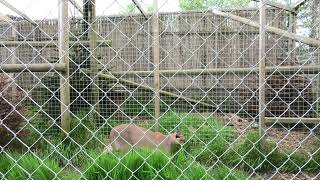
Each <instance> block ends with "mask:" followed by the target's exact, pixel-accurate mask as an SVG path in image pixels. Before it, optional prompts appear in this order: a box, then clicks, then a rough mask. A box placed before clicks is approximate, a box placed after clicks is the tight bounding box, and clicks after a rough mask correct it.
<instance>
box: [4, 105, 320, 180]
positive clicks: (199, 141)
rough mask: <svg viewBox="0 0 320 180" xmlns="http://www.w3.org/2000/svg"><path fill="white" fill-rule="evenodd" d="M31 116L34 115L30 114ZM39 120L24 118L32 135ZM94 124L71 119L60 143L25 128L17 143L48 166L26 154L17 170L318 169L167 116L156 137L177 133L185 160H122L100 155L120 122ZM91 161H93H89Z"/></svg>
mask: <svg viewBox="0 0 320 180" xmlns="http://www.w3.org/2000/svg"><path fill="white" fill-rule="evenodd" d="M32 112H33V113H34V112H35V109H33V110H32ZM31 114H32V113H31ZM39 116H40V115H36V116H33V117H32V115H30V116H28V117H32V118H34V119H33V120H35V119H36V120H35V121H34V122H37V123H40V125H37V124H36V125H35V126H34V127H35V129H37V128H41V127H43V126H44V125H43V124H41V121H45V119H41V117H39ZM31 123H32V122H31ZM94 123H95V122H94V121H93V120H92V119H91V118H89V116H87V112H79V113H77V114H75V115H74V116H73V117H72V128H71V129H72V131H71V133H70V139H69V140H64V139H63V138H61V136H59V135H50V133H48V132H46V131H40V133H44V134H42V135H41V134H40V133H38V132H37V131H36V130H35V129H32V128H30V131H31V136H27V137H25V138H24V139H23V141H24V142H27V144H28V145H32V151H33V152H36V153H37V155H38V156H39V157H46V158H47V159H49V160H46V161H45V162H44V163H41V161H39V160H38V159H36V158H35V157H34V156H33V155H30V154H27V156H26V157H22V158H21V160H19V162H18V164H19V165H20V164H21V166H28V168H30V169H28V170H27V172H33V170H34V171H35V172H34V177H35V178H42V177H43V176H44V175H45V176H46V178H49V179H50V178H52V174H54V173H52V172H51V173H52V174H50V172H49V171H48V168H47V169H46V167H45V165H46V164H48V166H50V168H51V166H52V168H53V170H54V171H55V170H58V169H59V168H65V167H67V168H66V169H64V170H63V172H62V174H63V176H62V177H63V179H78V178H79V173H75V171H74V170H73V169H72V168H70V166H69V165H70V164H71V165H72V166H75V168H77V169H80V170H81V171H82V172H84V175H85V177H86V178H88V179H102V178H103V177H105V176H109V179H111V177H112V178H114V179H123V178H125V179H126V178H130V177H131V176H134V177H137V178H140V179H152V178H154V177H157V176H158V177H157V178H155V179H161V178H163V179H186V177H188V178H190V179H201V177H202V179H223V178H224V177H226V179H245V177H248V174H247V173H246V172H253V171H258V172H267V171H274V170H276V169H278V170H279V171H282V172H293V173H295V172H299V171H303V172H318V169H320V165H319V164H320V163H319V162H320V151H319V152H316V151H315V153H314V154H313V155H310V154H307V153H302V152H300V151H297V152H295V153H292V152H285V151H283V150H282V149H279V148H278V147H277V145H276V144H275V143H271V142H269V141H266V140H264V139H261V138H260V136H259V135H258V134H257V132H255V131H249V132H247V134H246V136H245V137H243V138H240V139H239V140H236V139H235V131H234V129H233V128H232V127H225V126H224V125H223V124H222V123H221V122H220V121H219V119H217V118H215V117H212V116H209V117H208V116H206V117H202V116H201V115H195V114H187V113H177V112H171V111H170V112H167V113H165V114H163V115H162V116H161V118H160V125H161V129H160V131H161V132H163V133H165V134H167V133H172V132H174V131H175V130H176V129H177V127H179V129H180V131H181V132H182V133H183V134H184V135H185V137H186V140H187V143H186V144H185V145H184V146H183V149H182V150H183V152H184V153H187V154H190V155H185V154H184V153H182V151H181V152H179V153H177V154H175V155H174V156H173V157H172V156H169V155H165V154H163V153H162V152H161V151H155V152H154V153H152V151H150V150H137V151H131V152H130V153H128V154H127V155H124V154H116V155H112V154H103V155H101V153H102V151H103V148H104V143H105V142H106V138H107V135H108V133H109V131H110V130H111V128H112V127H114V126H116V125H118V124H120V123H121V121H119V120H115V119H112V120H109V122H108V124H109V125H110V126H109V125H108V127H103V128H102V129H100V130H99V131H97V127H96V125H95V124H94ZM146 127H151V124H147V125H146ZM153 129H154V126H153ZM105 130H107V132H105ZM102 131H103V133H102ZM92 137H95V138H92ZM47 141H49V142H47ZM9 154H11V153H9ZM100 155H101V156H100ZM19 156H21V155H19V154H13V157H14V158H15V159H17V158H16V157H19ZM311 156H312V157H311ZM91 157H93V158H95V159H96V160H95V161H93V160H92V158H91ZM193 157H194V158H193ZM0 162H4V163H0V177H1V175H3V174H4V173H6V174H5V176H6V177H8V178H9V177H11V178H12V177H14V176H18V177H20V176H21V177H25V175H26V174H27V173H26V172H25V171H23V170H22V169H21V168H19V166H17V165H15V163H13V161H12V160H10V159H9V158H7V157H6V156H5V155H3V153H2V154H0ZM58 165H59V166H60V167H59V166H58ZM36 167H41V168H39V169H41V171H42V170H43V171H44V174H43V173H40V172H38V170H37V168H36ZM209 167H210V168H209ZM11 168H12V169H11ZM10 169H11V170H10ZM231 169H232V170H231ZM233 169H235V170H233ZM239 170H241V171H239ZM8 171H9V172H8ZM11 171H12V172H11ZM66 171H68V173H66ZM55 172H56V171H55ZM45 173H48V174H49V175H47V174H45ZM160 177H161V178H160Z"/></svg>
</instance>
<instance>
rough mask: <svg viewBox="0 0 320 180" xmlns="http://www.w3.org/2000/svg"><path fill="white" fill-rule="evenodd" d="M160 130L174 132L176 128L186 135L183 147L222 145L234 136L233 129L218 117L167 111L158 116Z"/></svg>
mask: <svg viewBox="0 0 320 180" xmlns="http://www.w3.org/2000/svg"><path fill="white" fill-rule="evenodd" d="M160 125H161V129H160V131H161V132H163V133H170V132H174V131H175V130H176V129H177V128H179V129H180V131H181V132H182V134H183V135H184V136H185V137H186V144H185V145H184V146H185V148H187V149H191V147H192V146H196V147H200V148H205V147H207V146H216V147H224V146H225V145H227V143H228V142H230V141H232V140H233V138H234V130H233V129H232V128H230V127H225V126H224V125H223V124H222V123H221V122H220V121H219V120H218V119H216V118H214V117H212V116H209V117H202V116H201V115H194V114H186V113H175V112H167V113H166V114H164V115H163V116H162V117H161V118H160Z"/></svg>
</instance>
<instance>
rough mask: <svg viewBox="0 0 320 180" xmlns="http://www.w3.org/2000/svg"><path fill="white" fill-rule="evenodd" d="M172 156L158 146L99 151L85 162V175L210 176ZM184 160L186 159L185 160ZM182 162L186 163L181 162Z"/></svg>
mask: <svg viewBox="0 0 320 180" xmlns="http://www.w3.org/2000/svg"><path fill="white" fill-rule="evenodd" d="M178 156H181V157H177V158H176V159H175V160H173V159H172V157H171V156H169V155H168V154H165V153H163V152H162V151H160V150H155V151H152V150H147V149H135V150H132V151H130V152H129V153H127V154H117V155H116V156H115V155H113V154H103V155H101V156H98V158H97V159H96V160H95V161H94V163H93V162H91V163H88V164H87V167H88V168H87V170H86V172H85V174H84V175H85V177H86V178H87V179H103V178H104V177H108V178H107V179H115V180H121V179H130V178H131V179H132V178H133V179H141V180H148V179H168V180H175V179H185V178H183V177H188V178H189V179H194V180H196V179H201V178H202V179H211V177H210V176H209V175H208V174H207V171H206V168H205V167H204V166H201V165H199V164H198V163H196V162H193V161H192V160H191V159H188V158H186V157H182V156H184V155H183V154H180V155H178ZM187 161H188V162H187ZM184 163H186V164H184Z"/></svg>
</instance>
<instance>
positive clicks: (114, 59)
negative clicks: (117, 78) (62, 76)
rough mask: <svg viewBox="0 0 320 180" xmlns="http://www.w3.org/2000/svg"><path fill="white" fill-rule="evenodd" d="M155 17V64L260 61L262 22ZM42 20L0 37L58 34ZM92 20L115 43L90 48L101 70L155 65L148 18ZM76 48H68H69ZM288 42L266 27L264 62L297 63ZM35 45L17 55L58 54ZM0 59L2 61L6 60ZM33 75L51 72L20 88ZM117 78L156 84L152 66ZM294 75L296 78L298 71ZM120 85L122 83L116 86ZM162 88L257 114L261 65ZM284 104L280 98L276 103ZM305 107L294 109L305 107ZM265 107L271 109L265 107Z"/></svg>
mask: <svg viewBox="0 0 320 180" xmlns="http://www.w3.org/2000/svg"><path fill="white" fill-rule="evenodd" d="M232 13H233V14H236V15H239V16H241V17H245V18H248V19H251V20H254V21H256V22H258V19H259V11H258V10H257V9H249V10H248V9H247V10H235V11H232ZM288 18H289V16H288V14H287V12H285V11H283V10H279V9H273V8H268V9H267V17H266V19H267V24H268V25H270V26H274V27H277V28H280V29H284V30H288V29H289V25H288ZM159 23H160V24H159V25H160V47H161V48H160V53H161V54H160V61H161V62H160V64H161V66H160V70H177V71H179V70H185V69H207V68H238V67H258V60H259V58H258V52H259V51H258V47H259V46H258V43H259V39H258V35H259V29H257V28H253V27H250V26H248V25H244V24H241V23H239V22H236V21H233V20H231V19H227V18H224V17H220V16H217V15H214V14H212V13H209V12H189V13H164V14H160V21H159ZM39 24H40V26H39V27H38V28H36V27H34V26H32V25H31V24H30V23H28V22H25V21H17V22H15V26H16V29H17V32H18V33H17V35H16V36H17V37H7V36H10V34H2V35H1V39H5V38H8V39H10V38H16V39H17V40H36V41H48V40H57V35H58V29H57V28H58V26H57V24H58V23H57V20H43V21H41V22H40V21H39ZM2 26H3V25H2ZM70 26H71V32H72V34H71V35H70V37H71V39H73V40H77V39H81V34H82V33H81V27H82V26H81V20H79V19H72V20H71V23H70ZM97 26H98V32H99V35H100V36H98V38H102V39H110V40H111V44H112V45H111V47H106V46H103V47H99V48H97V49H96V51H95V53H96V56H97V58H98V59H100V61H101V62H102V63H101V64H103V65H100V69H104V70H108V71H111V72H120V71H121V72H123V71H152V70H153V69H154V67H153V64H152V53H151V47H152V46H151V43H152V39H151V38H152V36H151V26H152V22H150V21H146V20H145V18H144V17H143V16H140V15H134V16H112V17H99V19H98V23H97ZM4 28H5V26H4ZM35 28H36V29H35ZM290 43H291V44H290ZM75 48H76V47H73V49H75ZM290 48H292V42H291V40H288V39H286V38H283V37H280V36H278V35H274V34H267V39H266V51H267V58H266V66H288V65H297V64H299V62H298V61H297V60H296V59H295V58H292V56H291V54H290V56H289V55H288V52H290V51H291V50H292V49H290ZM0 49H1V52H2V53H1V59H2V61H3V60H4V59H7V56H8V53H7V51H8V50H7V49H6V48H5V47H0ZM34 49H35V48H33V47H30V45H21V46H19V47H18V48H17V50H16V51H15V52H16V53H17V54H16V56H17V59H19V61H18V63H19V62H20V63H39V62H56V61H57V60H58V51H57V48H55V47H37V48H36V49H37V50H36V51H35V50H34ZM71 51H72V48H71ZM9 54H10V53H9ZM71 54H72V52H71ZM288 57H290V58H288ZM2 63H6V62H4V61H3V62H2ZM124 74H125V73H124ZM36 77H48V78H50V77H51V78H53V74H52V73H51V74H50V73H34V74H24V75H19V76H18V78H17V82H18V84H21V85H22V86H28V87H25V88H32V87H33V86H34V85H35V84H36V83H37V82H38V79H37V78H36ZM121 77H122V78H124V79H127V80H132V81H134V82H136V83H141V84H146V85H149V86H153V82H152V81H153V77H152V73H151V74H150V75H147V76H141V75H139V74H137V75H132V74H131V75H123V76H121ZM273 78H274V77H273ZM299 78H300V79H301V77H299ZM302 79H304V80H302V82H303V84H308V83H306V81H308V77H306V76H303V78H302ZM26 82H28V83H26ZM56 82H58V81H56ZM52 86H54V85H52ZM108 87H111V86H110V85H109V86H106V88H108ZM117 88H118V90H119V86H117ZM267 88H268V87H267ZM270 88H271V89H272V85H270V86H269V89H270ZM311 88H312V87H311V86H310V87H307V88H306V89H307V90H306V89H303V90H306V91H308V93H309V94H308V97H309V98H306V99H307V100H305V99H304V100H301V101H310V102H312V101H313V100H312V98H311V97H312V96H313V93H312V89H311ZM120 89H121V87H120ZM122 89H123V88H122ZM161 89H162V90H167V91H170V92H174V93H178V94H180V93H181V94H183V95H184V96H186V97H190V98H193V99H198V100H199V101H204V102H208V103H211V104H214V105H215V106H217V107H218V108H219V109H220V110H221V111H224V112H226V111H228V112H241V113H243V114H245V115H246V116H254V114H256V113H257V110H258V109H256V108H257V107H256V103H257V89H258V72H253V73H250V74H235V73H225V74H222V75H211V74H208V73H206V74H201V73H200V74H199V75H186V74H185V75H181V74H179V75H169V76H164V75H162V76H161ZM293 89H294V88H293ZM110 92H112V91H110ZM136 92H137V91H136ZM118 93H119V92H117V96H127V95H126V93H123V94H122V95H119V94H118ZM298 93H299V92H298ZM111 94H112V93H111ZM139 94H140V95H139ZM142 94H143V93H142ZM270 94H272V93H270ZM136 95H137V96H141V98H145V99H148V98H150V96H149V95H150V94H149V95H146V94H144V95H141V92H137V93H136ZM273 95H274V94H272V96H273ZM142 96H143V97H142ZM266 96H268V95H266ZM270 96H271V95H270ZM118 99H119V98H118ZM137 99H139V98H137ZM267 99H268V98H267ZM269 101H273V99H272V98H269ZM280 101H282V100H280ZM301 103H302V104H303V105H304V106H305V104H308V103H306V102H301ZM298 104H299V102H298ZM284 105H285V104H281V106H284ZM298 106H299V105H298ZM271 109H272V108H271ZM306 109H307V110H303V112H305V111H309V110H310V108H306ZM303 112H301V113H298V114H300V115H301V114H304V113H303ZM266 113H267V114H268V111H267V112H266ZM270 114H271V115H272V114H273V113H272V112H271V113H269V115H270ZM280 114H281V113H280ZM312 114H313V113H312V111H310V116H313V115H312Z"/></svg>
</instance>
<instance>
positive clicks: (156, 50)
mask: <svg viewBox="0 0 320 180" xmlns="http://www.w3.org/2000/svg"><path fill="white" fill-rule="evenodd" d="M153 8H154V14H153V25H152V36H153V43H152V44H153V45H152V48H153V49H152V52H153V64H154V90H155V92H154V93H155V99H154V116H155V119H156V129H157V130H159V128H160V124H159V118H160V93H159V91H160V72H159V70H160V67H159V66H160V47H159V46H160V42H159V12H158V0H153Z"/></svg>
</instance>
